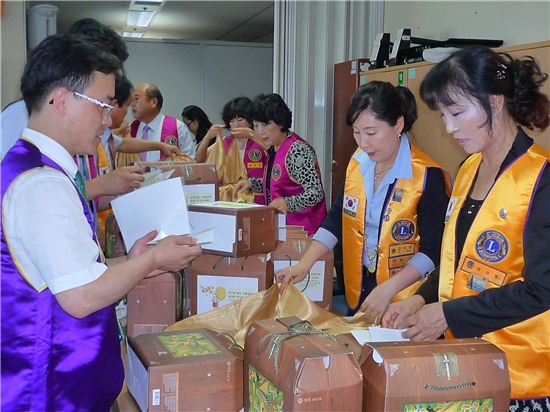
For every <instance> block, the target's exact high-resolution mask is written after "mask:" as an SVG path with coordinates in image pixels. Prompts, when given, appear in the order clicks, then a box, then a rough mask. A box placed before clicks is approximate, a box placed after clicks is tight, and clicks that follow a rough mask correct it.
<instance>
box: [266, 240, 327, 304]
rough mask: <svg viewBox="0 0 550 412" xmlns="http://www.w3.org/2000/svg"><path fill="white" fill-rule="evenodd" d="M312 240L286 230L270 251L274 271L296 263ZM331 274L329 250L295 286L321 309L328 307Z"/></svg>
mask: <svg viewBox="0 0 550 412" xmlns="http://www.w3.org/2000/svg"><path fill="white" fill-rule="evenodd" d="M304 233H305V232H304ZM312 241H313V240H312V239H311V238H309V237H307V235H306V236H301V235H300V233H299V232H292V231H289V232H287V236H286V240H285V241H284V242H279V243H278V244H277V248H276V249H275V250H274V251H273V253H272V256H273V266H274V270H275V273H277V272H278V271H280V270H283V269H285V268H287V267H289V266H294V265H296V264H297V263H298V262H299V261H300V259H301V258H302V256H303V255H304V253H305V251H306V250H307V248H308V247H309V245H310V244H311V242H312ZM333 274H334V254H333V252H332V251H329V252H328V253H327V254H325V255H324V256H323V257H322V258H321V259H319V260H318V261H317V262H315V263H314V265H313V266H312V267H311V270H310V271H309V273H308V274H307V276H306V277H305V279H304V280H302V281H301V282H299V283H297V284H296V287H297V288H298V290H299V291H300V292H302V293H303V294H304V295H306V296H307V297H308V298H309V299H311V300H312V301H314V302H316V303H317V304H318V305H319V306H321V307H322V308H323V309H328V308H329V307H330V304H331V302H332V290H333V286H334V280H333Z"/></svg>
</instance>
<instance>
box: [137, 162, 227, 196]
mask: <svg viewBox="0 0 550 412" xmlns="http://www.w3.org/2000/svg"><path fill="white" fill-rule="evenodd" d="M136 164H138V165H139V166H142V167H144V168H145V170H146V171H147V172H150V171H152V170H154V169H159V170H161V171H163V172H168V171H171V170H173V172H172V175H171V176H170V178H173V177H179V178H180V179H181V182H182V184H183V191H184V193H185V201H186V203H187V204H188V205H189V204H200V203H210V202H214V201H216V200H218V199H219V180H218V175H217V173H216V166H215V165H213V164H209V163H183V162H171V161H167V162H136Z"/></svg>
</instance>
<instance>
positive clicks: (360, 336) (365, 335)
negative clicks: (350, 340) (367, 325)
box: [351, 329, 371, 345]
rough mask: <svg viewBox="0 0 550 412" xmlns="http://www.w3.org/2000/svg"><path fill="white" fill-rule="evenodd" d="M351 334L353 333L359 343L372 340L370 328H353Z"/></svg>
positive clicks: (362, 343)
mask: <svg viewBox="0 0 550 412" xmlns="http://www.w3.org/2000/svg"><path fill="white" fill-rule="evenodd" d="M351 334H352V335H353V337H354V338H355V340H356V341H357V342H359V345H364V344H365V343H368V342H370V341H371V340H370V333H369V331H368V329H361V330H352V331H351Z"/></svg>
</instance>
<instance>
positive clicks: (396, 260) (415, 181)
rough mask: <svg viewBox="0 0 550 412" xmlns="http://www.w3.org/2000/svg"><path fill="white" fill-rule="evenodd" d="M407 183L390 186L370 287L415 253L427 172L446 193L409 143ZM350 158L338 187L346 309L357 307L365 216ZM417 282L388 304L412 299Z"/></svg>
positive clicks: (427, 161) (356, 164)
mask: <svg viewBox="0 0 550 412" xmlns="http://www.w3.org/2000/svg"><path fill="white" fill-rule="evenodd" d="M410 147H411V165H412V174H413V177H412V179H399V180H397V182H396V183H395V185H394V187H393V191H392V193H391V194H390V196H389V201H388V203H387V204H386V205H385V208H384V209H383V210H382V216H383V219H381V220H382V224H381V227H380V231H379V239H378V263H377V268H376V282H377V284H381V283H382V282H384V281H386V280H388V279H389V278H390V276H393V275H394V274H396V273H398V272H399V271H400V270H401V269H402V268H403V267H404V266H405V265H406V264H407V262H408V261H409V259H410V258H411V257H413V256H414V255H415V254H416V253H418V250H419V245H420V234H419V231H418V221H417V217H418V214H417V207H418V202H419V201H420V198H421V196H422V193H423V191H424V183H425V180H426V171H427V168H428V167H437V168H439V169H441V170H442V171H443V174H444V176H445V180H446V183H447V191H448V192H450V179H449V176H448V175H447V173H446V172H445V171H444V170H443V169H442V168H441V166H439V165H438V164H437V163H436V162H434V161H433V160H432V159H430V158H429V157H428V156H427V155H425V154H424V153H423V152H422V151H420V150H419V149H418V148H416V147H415V146H414V145H412V144H411V146H410ZM360 150H361V149H360V148H358V149H357V150H356V152H355V153H354V155H353V156H352V158H351V160H350V162H349V165H348V168H347V171H346V182H345V186H344V205H343V207H342V245H343V263H344V284H345V289H346V300H347V302H348V305H349V307H350V308H356V307H357V306H358V305H359V304H361V302H359V298H360V296H361V287H362V279H363V278H362V270H363V268H362V266H363V262H362V261H363V249H364V247H365V246H364V233H365V212H366V202H367V196H366V193H365V187H364V182H363V175H362V174H361V171H360V170H359V167H360V163H359V162H358V161H357V160H356V159H355V155H356V154H357V153H359V151H360ZM422 282H423V280H419V281H417V282H415V283H414V284H412V285H411V286H409V287H408V288H405V289H403V290H402V291H401V292H399V293H398V294H396V295H395V296H394V298H393V301H396V300H401V299H405V298H407V297H409V296H412V295H413V294H414V292H415V291H416V289H418V287H419V286H420V284H421V283H422Z"/></svg>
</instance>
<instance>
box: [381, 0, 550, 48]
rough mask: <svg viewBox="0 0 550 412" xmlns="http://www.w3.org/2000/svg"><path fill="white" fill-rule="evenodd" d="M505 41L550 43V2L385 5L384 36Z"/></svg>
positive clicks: (411, 2)
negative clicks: (405, 32) (402, 32)
mask: <svg viewBox="0 0 550 412" xmlns="http://www.w3.org/2000/svg"><path fill="white" fill-rule="evenodd" d="M402 27H410V28H411V29H412V35H413V36H415V37H424V38H429V39H436V40H446V39H447V38H449V37H458V38H485V39H500V40H504V46H507V45H514V44H523V43H532V42H536V41H541V40H547V39H550V2H549V1H494V0H493V1H484V2H479V1H448V0H447V1H386V4H385V15H384V32H387V33H391V38H392V41H393V39H394V37H395V33H396V32H397V30H399V29H400V28H402Z"/></svg>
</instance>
